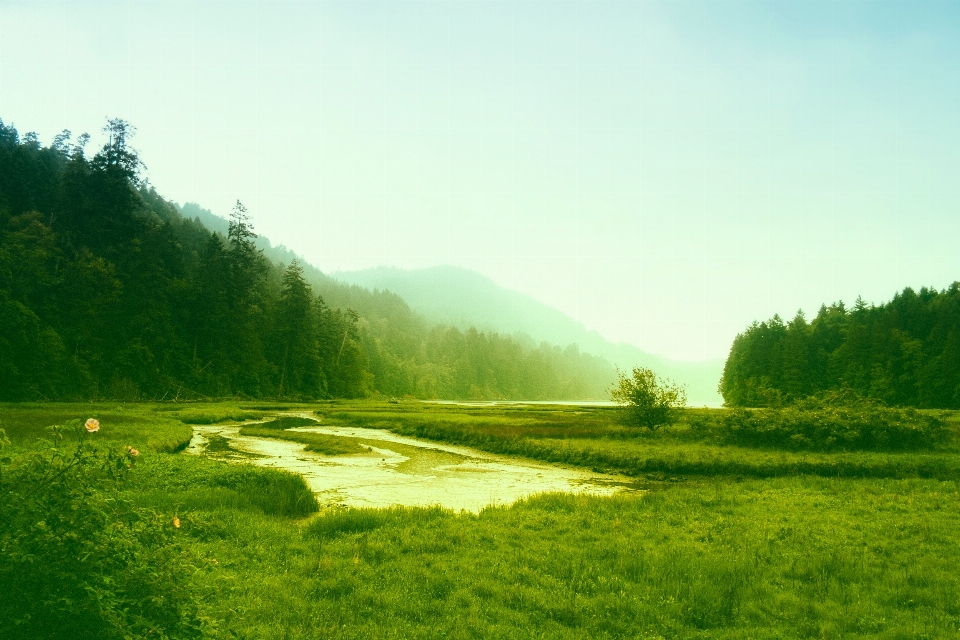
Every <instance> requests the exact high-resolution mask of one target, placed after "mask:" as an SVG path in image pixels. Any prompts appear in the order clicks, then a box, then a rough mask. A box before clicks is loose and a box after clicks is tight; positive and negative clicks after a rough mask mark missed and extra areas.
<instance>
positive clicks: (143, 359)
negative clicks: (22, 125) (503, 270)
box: [0, 120, 614, 401]
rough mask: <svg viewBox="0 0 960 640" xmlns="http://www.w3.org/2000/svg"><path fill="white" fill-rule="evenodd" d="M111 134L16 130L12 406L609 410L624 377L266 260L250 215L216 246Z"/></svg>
mask: <svg viewBox="0 0 960 640" xmlns="http://www.w3.org/2000/svg"><path fill="white" fill-rule="evenodd" d="M105 132H106V133H107V134H108V135H109V141H108V142H107V144H106V145H104V147H103V148H102V149H100V150H99V151H98V152H97V153H95V154H93V155H92V157H88V154H87V153H86V152H85V147H86V145H87V143H88V140H89V136H87V135H86V134H84V135H82V136H79V137H78V138H77V139H76V140H75V141H74V140H73V139H72V135H71V134H70V132H69V131H64V132H63V133H61V134H60V135H58V136H56V137H55V138H54V140H53V142H52V143H51V144H50V145H49V146H46V147H44V146H42V145H41V144H40V142H39V140H38V139H37V136H36V135H35V134H32V133H28V134H25V135H24V136H22V137H21V136H20V135H19V133H18V132H17V130H16V129H15V128H14V127H13V126H7V125H4V124H3V122H2V121H0V400H7V401H17V400H54V399H92V398H118V399H155V400H162V399H167V400H170V399H194V398H216V397H250V398H262V397H283V398H299V399H314V398H328V397H346V398H356V397H365V396H369V395H374V394H378V393H381V394H386V395H392V396H402V395H412V396H416V397H421V398H449V399H495V398H511V399H564V398H569V399H575V398H590V397H593V398H601V397H603V396H604V395H605V391H604V390H605V388H606V386H607V385H608V384H609V382H610V381H611V380H612V379H613V377H614V373H613V369H612V367H611V366H610V365H609V363H607V362H606V361H604V360H602V359H600V358H595V357H593V356H589V355H586V354H581V353H580V352H579V351H578V350H577V349H576V348H575V347H568V348H567V349H560V348H558V347H552V346H549V345H546V344H541V345H531V344H527V343H525V341H523V340H522V339H519V338H515V337H510V336H500V335H497V334H491V333H483V332H478V331H476V330H474V329H470V330H468V331H460V330H458V329H455V328H450V327H443V326H433V327H431V326H428V325H427V323H426V322H425V321H424V320H423V319H422V318H421V317H420V316H418V315H417V314H415V313H413V312H412V311H411V310H410V309H409V307H408V306H407V305H406V303H405V302H404V301H403V300H402V299H400V298H399V297H397V296H395V295H393V294H391V293H389V292H379V291H374V292H371V291H368V290H365V289H360V288H359V287H349V286H346V285H342V284H339V283H334V282H333V281H331V280H330V279H329V278H326V277H325V276H323V275H322V274H319V272H317V271H316V270H315V269H313V268H312V267H311V266H310V265H306V264H302V263H300V262H299V261H297V260H291V261H290V262H289V263H287V264H283V263H279V262H274V261H271V260H269V259H267V257H266V256H265V255H264V252H263V250H262V249H260V248H258V247H257V244H256V243H255V240H256V238H257V236H256V233H255V231H254V227H253V224H252V222H251V217H250V214H249V212H248V211H247V210H246V208H245V207H244V206H243V205H242V204H241V203H240V202H237V204H236V206H235V207H234V209H233V212H232V213H231V216H230V221H229V225H228V228H227V232H226V234H220V233H215V232H212V231H210V230H209V229H207V228H206V227H204V225H203V224H201V223H200V222H199V220H197V219H191V218H190V217H188V216H184V215H181V213H180V209H179V207H178V206H177V205H176V204H174V203H172V202H169V201H167V200H165V199H164V198H163V197H161V196H160V195H159V194H158V193H157V192H156V190H155V189H154V188H153V187H152V186H150V185H149V184H148V183H147V182H146V181H144V180H142V179H141V173H142V168H143V165H142V162H141V160H140V158H139V156H138V154H137V153H136V151H135V150H134V149H133V147H132V146H131V145H130V137H131V136H132V134H133V132H134V130H133V127H131V126H130V125H129V124H128V123H126V122H124V121H122V120H111V121H109V123H108V125H107V127H106V128H105ZM321 290H322V292H323V295H321V293H320V291H321Z"/></svg>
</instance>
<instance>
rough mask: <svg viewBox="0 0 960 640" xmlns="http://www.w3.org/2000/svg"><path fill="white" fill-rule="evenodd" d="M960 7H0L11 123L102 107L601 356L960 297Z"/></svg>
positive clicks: (723, 343) (1, 77) (265, 214)
mask: <svg viewBox="0 0 960 640" xmlns="http://www.w3.org/2000/svg"><path fill="white" fill-rule="evenodd" d="M958 63H960V7H958V5H957V4H956V3H952V2H935V1H929V2H923V3H918V2H909V1H900V2H843V3H837V2H809V1H801V2H789V1H782V2H775V3H773V2H771V3H759V2H739V1H737V0H730V1H727V2H696V1H691V2H683V3H677V2H653V1H637V2H605V1H603V0H600V1H595V2H522V1H517V2H509V3H506V2H492V1H484V2H417V1H411V2H352V1H351V2H331V1H322V2H169V1H165V2H150V1H144V2H136V3H130V2H93V1H90V2H84V1H74V2H64V3H57V2H12V1H10V0H6V1H5V2H3V3H2V4H0V118H2V119H3V121H4V122H6V123H8V124H10V123H13V124H15V125H16V126H17V127H18V129H19V130H20V131H21V133H24V132H27V131H36V132H37V133H38V135H39V136H40V140H41V142H42V143H43V144H49V143H50V141H51V140H52V138H53V136H54V135H55V134H56V133H58V132H59V131H60V130H61V129H64V128H67V129H70V130H72V131H73V133H74V135H75V136H76V135H78V134H80V133H82V132H84V131H87V132H89V133H91V134H93V135H94V139H93V140H94V142H93V143H91V146H90V147H88V149H90V148H94V147H96V146H98V144H97V143H98V142H99V141H100V138H99V132H100V129H101V128H102V126H103V125H104V124H105V121H106V118H107V117H122V118H124V119H126V120H128V121H130V122H132V123H133V124H134V125H135V126H136V127H137V130H138V131H137V135H136V137H135V138H134V139H133V140H132V144H133V146H135V147H136V148H137V149H138V150H139V152H140V154H141V156H142V158H143V160H144V161H145V162H146V165H147V168H148V169H147V172H146V175H147V176H148V177H149V179H150V181H151V182H152V184H154V185H155V186H156V187H157V189H158V191H159V192H160V193H161V194H163V195H164V196H166V197H168V198H171V199H173V200H177V201H178V202H181V203H184V202H187V201H194V202H199V203H201V204H202V205H203V206H204V207H208V208H210V209H212V210H213V211H214V212H215V213H218V214H220V215H225V214H226V213H227V212H228V211H229V210H230V207H231V206H232V205H233V203H234V202H235V201H236V200H237V199H240V200H242V201H243V202H244V204H245V205H246V206H247V207H248V209H249V211H250V213H251V214H252V216H253V220H254V223H255V225H256V229H257V230H258V231H259V232H261V233H263V234H265V235H266V236H268V237H269V238H270V239H271V240H272V241H273V242H274V243H282V244H284V245H286V246H287V247H289V248H291V249H292V250H294V251H295V252H297V253H299V254H301V255H303V256H304V257H305V258H306V259H307V260H309V261H310V262H311V263H313V264H315V265H316V266H317V267H319V268H321V269H323V270H324V271H328V272H330V271H337V270H346V271H350V270H359V269H365V268H369V267H375V266H378V265H386V266H396V267H401V268H407V269H411V268H423V267H431V266H436V265H453V266H459V267H464V268H468V269H472V270H475V271H477V272H480V273H482V274H484V275H486V276H489V277H490V278H492V279H493V280H494V281H495V282H497V283H498V284H500V285H502V286H504V287H507V288H510V289H514V290H516V291H519V292H521V293H524V294H528V295H530V296H532V297H534V298H536V299H537V300H539V301H541V302H544V303H546V304H548V305H551V306H553V307H556V308H557V309H559V310H560V311H562V312H564V313H566V314H568V315H570V316H572V317H573V318H575V319H576V320H579V321H581V322H583V323H584V325H585V326H586V328H587V329H588V330H595V331H597V332H599V333H600V334H601V335H602V336H604V337H605V338H607V339H609V340H612V341H614V342H621V341H622V342H626V343H629V344H633V345H636V346H638V347H640V348H641V349H644V350H645V351H648V352H652V353H657V354H661V355H663V356H666V357H669V358H674V359H680V360H702V359H708V358H718V357H724V356H725V355H726V353H727V351H728V350H729V347H730V343H731V341H732V339H733V338H734V336H735V335H736V334H737V333H738V332H739V331H742V330H743V328H744V327H746V326H747V325H748V324H749V323H750V322H751V321H753V320H760V319H765V318H768V317H770V316H772V315H773V314H774V313H780V314H781V315H784V316H792V315H793V314H794V313H795V312H796V310H797V309H798V308H801V307H802V308H803V309H805V310H806V311H807V312H808V315H812V314H813V313H815V312H816V309H817V308H818V307H819V306H820V304H821V303H830V302H833V301H835V300H841V299H842V300H845V301H847V302H848V303H849V302H852V301H853V300H854V299H855V298H856V297H857V296H858V295H862V296H863V298H864V299H866V300H867V301H868V302H875V303H880V302H883V301H884V300H887V299H889V298H890V297H891V296H892V295H893V294H894V293H895V292H896V291H898V290H899V289H902V288H903V287H905V286H913V287H916V288H919V287H921V286H933V287H937V288H943V287H945V286H947V285H948V284H950V282H952V281H954V280H957V279H960V277H958V274H960V253H958V252H957V251H956V243H955V238H956V237H960V216H957V215H956V211H957V207H958V204H960V187H958V184H960V182H958V181H957V179H956V176H957V175H958V169H960V85H958V83H957V82H956V77H957V72H956V69H957V68H958V67H957V64H958Z"/></svg>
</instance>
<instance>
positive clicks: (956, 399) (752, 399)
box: [720, 282, 960, 409]
mask: <svg viewBox="0 0 960 640" xmlns="http://www.w3.org/2000/svg"><path fill="white" fill-rule="evenodd" d="M841 388H850V389H853V390H854V391H856V392H857V393H859V394H860V395H862V396H865V397H870V398H877V399H879V400H883V401H884V402H886V403H887V404H890V405H898V406H912V407H930V408H950V409H956V408H960V282H954V283H953V284H952V285H950V286H949V287H948V288H946V289H944V290H943V291H937V290H936V289H927V288H923V289H920V291H919V292H917V291H914V290H913V289H911V288H906V289H904V290H903V291H902V292H901V293H898V294H896V295H895V296H894V297H893V300H891V301H890V302H888V303H885V304H881V305H879V306H872V305H867V304H865V303H864V302H863V300H861V299H859V298H858V299H857V302H856V304H855V305H854V307H853V308H852V309H847V308H846V307H845V306H844V304H843V303H842V302H841V303H836V304H834V305H831V306H829V307H827V306H822V307H821V308H820V311H819V312H818V313H817V316H816V318H814V319H813V320H812V321H810V322H808V321H807V319H806V318H805V317H804V315H803V313H802V312H798V313H797V315H796V317H794V318H793V319H792V320H790V321H789V322H784V321H783V320H782V319H781V318H780V317H779V316H774V317H773V318H772V319H771V320H769V321H767V322H761V323H756V322H754V323H753V324H752V325H751V326H750V327H748V328H747V330H746V331H745V332H744V333H742V334H740V335H739V336H737V338H736V340H734V343H733V346H732V348H731V350H730V356H729V357H728V358H727V362H726V366H725V367H724V372H723V379H722V381H721V383H720V391H721V393H722V394H723V397H724V401H725V402H726V404H728V405H730V406H775V405H778V404H782V403H784V402H787V401H790V400H795V399H798V398H803V397H807V396H810V395H812V394H815V393H818V392H820V391H825V390H834V389H841Z"/></svg>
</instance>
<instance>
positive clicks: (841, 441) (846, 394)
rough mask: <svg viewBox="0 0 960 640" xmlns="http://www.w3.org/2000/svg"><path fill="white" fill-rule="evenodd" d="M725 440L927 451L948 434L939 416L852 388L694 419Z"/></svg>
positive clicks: (698, 427) (802, 447)
mask: <svg viewBox="0 0 960 640" xmlns="http://www.w3.org/2000/svg"><path fill="white" fill-rule="evenodd" d="M691 428H692V429H693V430H694V431H695V432H697V433H700V434H705V435H712V436H713V437H714V438H715V439H717V440H719V441H721V442H723V443H726V444H737V445H744V446H752V447H768V448H775V449H788V450H812V451H910V450H918V449H929V448H933V447H935V446H937V445H938V444H940V443H942V442H943V441H944V440H945V439H946V438H947V437H948V436H949V433H950V430H949V428H948V427H947V425H946V424H945V423H944V421H943V420H941V419H940V418H939V417H937V416H935V415H930V414H924V413H921V412H919V411H917V410H916V409H909V408H908V409H900V408H893V407H888V406H886V405H884V404H883V403H882V402H880V401H877V400H873V399H868V398H863V397H860V396H858V395H857V394H856V393H855V392H853V391H851V390H839V391H831V392H826V393H821V394H818V395H816V396H811V397H809V398H805V399H803V400H800V401H798V402H796V403H794V404H791V405H789V406H786V407H781V408H776V409H735V410H733V411H726V412H723V413H719V414H717V415H716V417H714V418H712V419H709V418H704V419H695V420H692V421H691Z"/></svg>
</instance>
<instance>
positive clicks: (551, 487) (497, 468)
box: [186, 423, 641, 512]
mask: <svg viewBox="0 0 960 640" xmlns="http://www.w3.org/2000/svg"><path fill="white" fill-rule="evenodd" d="M250 424H254V423H250ZM240 427H241V425H209V426H195V427H194V436H193V440H192V441H191V442H190V446H189V447H188V448H187V451H186V452H187V453H188V454H194V455H205V456H208V457H211V458H217V459H222V460H226V461H228V462H239V463H252V464H258V465H262V466H265V467H276V468H279V469H285V470H287V471H292V472H294V473H297V474H300V475H301V476H303V477H304V479H305V480H306V481H307V483H308V484H309V485H310V488H311V489H313V491H314V492H315V493H316V494H317V499H318V500H319V501H320V502H321V504H327V505H343V506H349V507H391V506H397V505H403V506H433V505H440V506H442V507H446V508H448V509H454V510H457V511H460V510H464V511H472V512H477V511H479V510H480V509H482V508H484V507H486V506H489V505H505V504H511V503H513V502H515V501H517V500H519V499H521V498H525V497H528V496H531V495H533V494H537V493H544V492H569V493H586V494H592V495H612V494H614V493H618V492H622V491H640V490H641V489H640V487H639V486H638V485H637V484H636V482H635V481H634V480H632V479H631V478H627V477H625V476H612V475H605V474H600V473H594V472H591V471H586V470H582V469H570V468H566V467H560V466H556V465H551V464H545V463H538V462H533V461H528V460H521V459H517V458H511V457H508V456H500V455H494V454H489V453H485V452H482V451H477V450H475V449H470V448H468V447H461V446H453V445H446V444H440V443H435V442H429V441H424V440H418V439H416V438H408V437H404V436H398V435H396V434H394V433H391V432H389V431H385V430H381V429H362V428H358V427H338V426H322V425H320V424H319V423H318V426H316V427H313V426H310V427H298V428H294V429H290V431H300V432H306V433H322V434H326V435H330V436H336V437H341V438H352V439H353V442H355V443H357V444H359V445H361V447H363V448H364V449H365V451H364V452H363V453H354V454H349V455H333V456H330V455H323V454H319V453H313V452H310V451H305V450H304V449H305V445H303V444H299V443H296V442H289V441H286V440H277V439H273V438H259V437H252V436H245V435H240V433H239V431H240Z"/></svg>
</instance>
